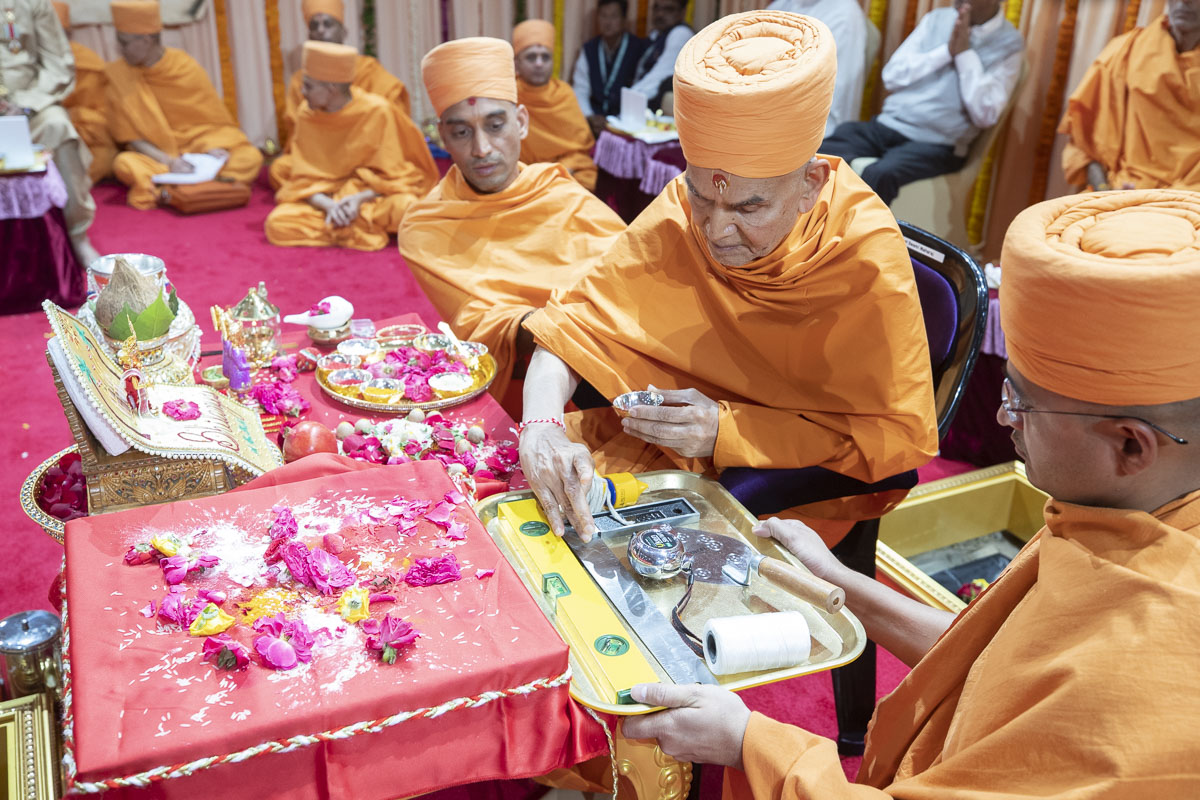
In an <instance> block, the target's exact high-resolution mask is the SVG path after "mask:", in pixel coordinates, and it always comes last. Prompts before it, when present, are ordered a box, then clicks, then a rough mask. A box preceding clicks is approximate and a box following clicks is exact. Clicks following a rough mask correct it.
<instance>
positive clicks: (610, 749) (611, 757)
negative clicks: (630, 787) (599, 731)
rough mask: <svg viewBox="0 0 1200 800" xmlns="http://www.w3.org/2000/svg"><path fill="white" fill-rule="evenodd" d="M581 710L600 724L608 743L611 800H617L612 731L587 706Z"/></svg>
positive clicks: (615, 764)
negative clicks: (611, 789) (611, 788)
mask: <svg viewBox="0 0 1200 800" xmlns="http://www.w3.org/2000/svg"><path fill="white" fill-rule="evenodd" d="M583 710H584V711H586V712H587V713H588V716H590V717H591V718H592V719H594V720H596V722H598V723H599V724H600V727H601V728H603V729H604V738H605V739H606V740H607V741H608V760H609V762H610V763H611V765H612V782H613V791H612V796H613V800H617V746H616V745H615V744H614V743H613V737H612V731H610V730H609V729H608V725H606V724H605V722H604V720H603V719H602V718H601V716H600V715H599V714H597V713H596V712H595V711H593V710H592V709H590V708H588V707H587V706H584V707H583Z"/></svg>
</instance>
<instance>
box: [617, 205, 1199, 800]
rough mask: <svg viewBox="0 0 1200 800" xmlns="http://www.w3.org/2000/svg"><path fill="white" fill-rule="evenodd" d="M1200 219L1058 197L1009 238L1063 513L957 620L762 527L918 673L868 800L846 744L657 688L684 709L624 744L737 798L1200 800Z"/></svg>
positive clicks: (1030, 399)
mask: <svg viewBox="0 0 1200 800" xmlns="http://www.w3.org/2000/svg"><path fill="white" fill-rule="evenodd" d="M1197 219H1200V199H1198V198H1197V195H1196V194H1194V193H1189V192H1182V191H1177V190H1168V189H1154V190H1135V191H1129V192H1109V193H1102V194H1089V195H1077V196H1074V197H1066V198H1060V199H1057V200H1051V201H1048V202H1045V203H1040V204H1038V205H1036V206H1033V207H1032V208H1030V209H1027V210H1026V211H1024V212H1023V213H1022V214H1021V215H1019V216H1018V217H1017V219H1016V220H1015V221H1014V222H1013V224H1012V226H1011V227H1010V228H1009V230H1008V235H1007V237H1006V238H1005V242H1004V252H1003V263H1004V303H1003V304H1002V305H1001V317H1002V320H1003V324H1004V330H1005V334H1006V337H1007V338H1006V344H1007V346H1008V356H1009V361H1008V369H1007V373H1008V379H1007V381H1006V382H1005V386H1004V392H1003V398H1002V405H1001V407H1000V409H999V410H998V414H997V416H998V419H999V421H1000V422H1001V424H1004V425H1007V426H1009V427H1010V428H1012V429H1013V434H1012V436H1013V441H1014V443H1015V444H1016V447H1017V452H1018V453H1020V454H1021V457H1022V458H1023V459H1024V460H1025V464H1026V473H1027V475H1028V477H1029V480H1030V481H1031V482H1032V483H1033V484H1035V485H1036V486H1038V487H1040V488H1041V489H1043V490H1045V491H1046V492H1047V493H1048V494H1049V495H1050V496H1051V499H1050V500H1049V501H1048V502H1047V503H1046V507H1045V521H1046V526H1045V527H1044V528H1043V529H1042V530H1041V531H1040V532H1039V533H1038V534H1037V535H1036V536H1035V537H1034V538H1033V539H1032V540H1031V541H1030V542H1029V543H1028V544H1027V545H1026V546H1025V547H1024V548H1023V549H1022V550H1021V552H1020V553H1019V554H1018V555H1017V556H1016V558H1015V559H1013V561H1012V563H1011V564H1009V566H1008V567H1007V569H1006V570H1005V571H1004V572H1003V573H1002V574H1001V575H1000V577H999V578H998V579H997V580H996V581H995V582H993V583H992V584H991V585H990V586H989V587H988V588H987V589H985V590H984V591H983V593H982V594H980V595H979V596H978V597H977V598H975V599H974V600H973V601H971V604H970V605H969V606H967V608H966V609H965V610H963V611H962V612H961V613H959V614H958V615H957V616H955V615H952V614H951V613H950V612H946V611H938V610H934V609H932V608H929V607H927V606H925V605H923V604H921V603H918V602H917V601H915V600H912V599H910V598H908V597H907V596H903V595H901V594H899V593H898V592H895V591H893V590H891V589H889V588H888V587H886V586H884V585H883V584H880V583H877V582H876V581H873V580H870V579H868V578H865V577H864V576H861V575H857V574H855V573H853V572H849V571H847V570H845V569H844V568H842V567H840V566H839V565H838V563H837V561H836V560H835V559H834V558H832V556H831V554H830V553H829V551H828V550H826V549H825V547H824V545H823V544H822V543H821V541H820V540H819V539H818V538H817V536H816V535H815V534H814V533H813V532H812V531H811V530H808V529H806V528H805V527H804V526H803V525H801V524H799V523H797V522H795V521H780V520H771V521H769V522H768V523H767V524H765V525H763V526H761V528H760V530H759V531H758V532H759V533H760V534H762V535H770V536H773V537H775V538H776V539H778V540H780V542H781V543H783V544H784V545H785V546H787V547H788V549H790V550H791V551H792V552H793V553H795V554H796V555H797V556H798V557H799V558H800V559H801V560H802V561H804V563H805V564H806V565H807V566H808V567H809V568H810V569H812V570H813V571H814V572H815V573H816V574H818V575H822V576H823V577H825V578H827V579H829V580H831V581H833V582H835V583H840V584H841V585H842V586H843V587H844V588H845V589H846V607H847V608H849V609H851V610H852V611H853V612H854V613H855V614H856V615H857V616H858V617H859V619H860V620H862V622H863V625H864V627H865V628H866V632H867V635H868V636H869V637H871V638H872V639H873V640H875V641H877V642H879V644H880V645H882V646H884V647H887V648H888V649H889V650H891V651H892V652H894V653H895V654H896V655H897V656H898V657H899V658H901V659H902V660H903V661H905V662H906V663H908V664H910V665H913V670H912V672H910V673H909V675H908V676H907V677H906V678H905V679H904V680H903V681H902V682H901V683H900V685H899V686H898V687H897V688H896V690H895V691H894V692H892V694H890V695H888V696H887V697H885V698H884V699H883V700H881V701H880V702H879V705H878V707H877V708H876V710H875V717H874V719H873V721H872V723H871V728H870V732H869V734H868V737H867V745H866V753H865V754H864V755H863V761H862V768H861V770H860V772H859V774H858V780H857V783H853V784H852V783H848V782H847V780H846V778H845V775H844V774H843V772H842V768H841V764H840V763H839V761H838V757H837V754H836V751H835V748H834V743H833V742H832V741H829V740H827V739H824V738H823V737H820V736H816V735H814V734H811V733H807V732H805V731H803V730H800V729H799V728H794V727H792V726H789V725H784V724H782V723H779V722H774V721H772V720H770V719H768V718H767V717H765V716H763V715H761V714H757V713H756V714H751V713H750V712H749V711H748V710H747V709H746V708H745V706H744V705H743V704H742V703H741V701H740V700H739V699H738V698H737V697H736V696H735V695H733V694H730V693H729V692H726V691H724V690H720V689H715V687H707V686H704V687H681V686H664V685H659V684H652V685H641V686H635V687H634V688H633V696H634V698H635V699H637V700H639V701H641V702H645V703H649V704H651V705H664V706H667V707H669V708H670V709H671V710H668V711H665V712H663V713H660V714H652V715H650V716H648V717H641V718H638V719H636V720H629V721H627V722H626V723H625V726H624V733H625V735H626V736H631V737H634V736H636V737H648V738H656V739H658V741H659V743H660V745H661V746H662V748H663V750H664V751H665V752H667V753H670V754H671V755H673V756H675V757H677V758H685V759H689V760H696V761H704V762H710V763H721V764H726V765H728V766H731V767H734V769H728V770H726V771H725V780H726V784H725V789H726V792H725V796H726V798H731V799H732V800H748V799H749V798H784V799H785V800H798V799H799V798H805V800H876V798H878V799H879V800H884V798H905V799H906V800H908V799H911V800H916V799H917V798H920V800H950V799H951V798H953V800H996V799H997V798H1013V799H1014V800H1015V798H1030V797H1054V798H1059V800H1087V799H1089V798H1102V797H1103V798H1135V797H1155V798H1168V797H1170V798H1176V797H1178V798H1184V797H1200V759H1198V758H1197V757H1196V745H1195V742H1194V740H1193V739H1192V737H1191V736H1188V735H1181V734H1180V731H1185V730H1187V729H1188V726H1190V725H1192V724H1193V721H1194V720H1195V719H1196V717H1197V714H1200V694H1198V693H1197V692H1195V691H1192V689H1191V683H1190V676H1191V675H1192V672H1193V670H1194V665H1195V664H1196V663H1197V661H1198V660H1200V450H1197V448H1196V443H1197V442H1200V350H1197V349H1196V347H1195V341H1196V337H1197V335H1200V317H1197V315H1196V313H1195V309H1196V306H1197V304H1200V262H1198V261H1197V259H1196V253H1197V252H1198V251H1200V235H1198V234H1197V228H1196V223H1195V221H1196V220H1197ZM1147 243H1151V244H1147ZM1063 297H1071V298H1072V302H1071V303H1070V304H1066V305H1064V304H1063V302H1062V298H1063ZM1050 319H1052V320H1053V321H1054V324H1052V325H1047V324H1046V321H1047V320H1050ZM709 689H712V691H709ZM685 705H686V706H687V707H686V708H684V707H683V706H685Z"/></svg>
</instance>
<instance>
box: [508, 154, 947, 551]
mask: <svg viewBox="0 0 1200 800" xmlns="http://www.w3.org/2000/svg"><path fill="white" fill-rule="evenodd" d="M830 160H831V162H833V164H834V169H833V172H832V173H831V174H830V178H829V181H828V182H827V183H826V185H825V186H824V188H823V189H822V190H821V194H820V196H819V198H818V200H817V203H816V205H815V206H814V207H813V209H812V210H811V211H809V212H808V213H807V214H803V215H801V216H800V218H799V219H798V220H797V221H796V224H795V227H794V228H793V229H792V232H791V233H790V234H788V235H787V236H786V237H785V238H784V240H783V241H782V242H781V243H780V244H779V246H778V247H776V248H775V250H774V251H772V252H771V253H770V254H768V255H766V256H764V257H763V258H760V259H758V260H756V261H753V262H751V263H750V264H747V265H745V266H742V267H726V266H722V265H721V264H719V263H718V262H717V261H716V260H715V259H713V258H712V257H711V255H710V254H709V252H708V247H707V245H706V244H705V241H706V240H705V238H704V235H703V234H702V233H701V232H700V231H698V230H696V229H694V227H693V225H692V219H691V212H690V206H689V203H688V197H687V186H686V184H685V183H684V180H683V176H680V177H678V178H676V179H675V180H674V181H673V182H672V183H670V184H669V185H668V186H667V187H666V189H664V190H663V192H662V193H661V194H660V195H659V196H658V198H657V199H656V200H655V201H654V202H653V203H651V204H650V206H649V207H648V208H647V209H646V210H645V211H644V212H643V213H642V214H641V216H639V217H638V218H637V219H636V220H635V221H634V222H633V224H632V225H630V226H629V229H628V230H627V231H626V232H625V234H624V235H622V236H621V238H620V239H619V240H618V241H617V243H616V244H615V245H614V246H613V248H612V250H611V251H609V253H608V255H607V256H605V258H604V260H603V262H602V263H601V264H600V266H599V267H598V268H597V269H595V270H593V271H592V272H591V274H589V275H588V276H587V277H586V278H584V279H583V280H581V281H580V282H579V283H577V284H576V285H575V286H574V287H572V288H571V289H570V290H569V291H567V292H563V293H561V294H559V295H556V296H555V297H554V298H553V299H552V300H551V301H550V303H549V304H547V306H546V308H545V309H543V310H542V311H541V312H539V313H537V314H535V315H534V316H532V317H531V318H530V319H529V320H528V321H527V322H526V327H527V328H529V329H530V330H531V331H532V332H533V334H534V336H535V338H536V339H537V342H538V343H539V344H541V345H542V346H544V347H546V348H547V349H548V350H550V351H551V352H553V353H555V354H556V355H558V356H559V357H560V358H562V359H563V360H564V361H565V362H566V363H567V364H568V365H569V366H570V367H571V368H572V369H573V370H575V372H577V373H579V375H580V376H581V377H582V378H583V379H585V380H587V381H588V382H590V383H591V384H592V385H593V386H594V387H596V389H597V390H599V391H600V393H601V394H603V395H605V396H606V397H608V398H610V399H611V398H613V397H616V396H617V395H619V394H622V393H623V392H628V391H633V390H636V389H645V388H646V386H647V385H649V384H654V385H655V386H657V387H659V388H662V389H689V388H690V389H697V390H698V391H700V392H701V393H702V394H704V395H706V396H707V397H709V398H710V399H712V400H715V401H717V402H718V403H719V404H720V416H719V423H718V430H717V440H716V448H715V451H714V454H713V457H712V458H707V459H690V458H684V457H682V456H678V455H676V454H674V453H673V452H671V451H667V450H663V449H661V448H659V447H658V446H657V445H652V444H649V443H647V442H644V441H642V440H641V439H637V438H635V437H633V436H630V435H628V434H625V433H624V432H622V430H621V425H620V420H619V419H618V418H617V416H616V413H615V412H614V411H613V410H612V409H610V408H603V409H591V410H588V411H583V412H577V413H575V414H571V415H568V434H569V435H572V438H574V439H575V440H576V441H581V442H583V443H584V444H586V445H587V446H588V447H589V448H590V449H591V450H592V451H593V454H594V456H595V459H596V466H597V468H598V469H599V470H600V471H601V472H602V473H603V472H614V471H632V472H641V471H645V470H652V469H671V468H675V469H685V470H689V471H692V472H698V473H703V474H707V475H710V476H711V475H715V474H716V473H717V472H719V471H720V470H722V469H724V468H726V467H734V466H740V467H760V468H798V467H807V466H813V465H818V466H822V467H825V468H826V469H829V470H832V471H834V472H838V473H841V474H843V475H848V476H850V477H852V478H857V479H859V480H863V481H870V482H873V481H878V480H882V479H883V478H887V477H890V476H892V475H896V474H898V473H901V472H904V471H906V470H910V469H913V468H915V467H918V466H920V465H922V464H924V463H926V462H927V461H928V460H929V459H930V458H931V457H932V456H933V454H934V453H935V452H936V451H937V425H936V421H935V415H934V403H933V388H932V373H931V369H930V361H929V348H928V344H927V341H926V336H925V324H924V320H923V317H922V315H921V308H920V301H919V299H918V296H917V288H916V281H915V279H914V277H913V271H912V265H911V262H910V261H909V258H908V251H907V249H906V248H905V245H904V240H903V238H902V237H901V235H900V231H899V229H898V228H897V226H896V221H895V218H894V217H893V216H892V215H891V212H890V211H888V209H887V206H885V205H884V204H883V203H882V201H880V200H879V198H878V196H877V195H876V194H875V193H874V192H872V191H871V190H870V189H869V188H868V187H867V186H866V184H865V183H863V182H862V180H861V179H860V178H859V177H858V176H857V175H855V174H854V172H853V170H851V169H850V168H849V166H848V165H846V164H843V163H841V162H840V161H838V159H830ZM905 494H906V492H903V491H901V492H896V493H889V496H888V497H887V499H886V502H885V503H884V506H883V508H882V509H881V508H880V497H878V496H876V495H865V496H862V497H857V498H846V499H839V500H835V501H830V502H827V503H822V504H817V506H818V507H813V506H809V507H806V514H805V516H806V518H813V519H815V518H821V519H832V520H838V521H845V520H853V519H858V518H869V517H873V516H877V515H879V514H882V513H883V512H884V511H886V510H887V507H890V506H892V505H894V504H895V503H898V502H899V501H900V500H901V499H903V497H904V495H905ZM846 530H848V526H843V527H840V528H839V529H838V530H837V531H835V530H834V529H833V527H832V526H826V527H825V529H824V530H823V531H822V532H824V533H827V534H828V535H830V536H837V535H844V533H845V531H846Z"/></svg>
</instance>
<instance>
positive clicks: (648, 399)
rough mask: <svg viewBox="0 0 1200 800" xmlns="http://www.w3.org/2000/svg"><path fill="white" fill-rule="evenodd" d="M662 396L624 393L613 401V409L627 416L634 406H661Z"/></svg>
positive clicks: (651, 393) (653, 393)
mask: <svg viewBox="0 0 1200 800" xmlns="http://www.w3.org/2000/svg"><path fill="white" fill-rule="evenodd" d="M663 400H664V398H663V396H662V395H661V394H659V393H658V392H649V391H646V392H626V393H625V394H622V395H617V396H616V397H615V398H614V399H613V403H612V404H613V408H615V409H616V410H617V413H618V414H621V415H625V414H628V413H629V412H630V411H631V410H632V409H633V407H634V406H661V405H662V404H663Z"/></svg>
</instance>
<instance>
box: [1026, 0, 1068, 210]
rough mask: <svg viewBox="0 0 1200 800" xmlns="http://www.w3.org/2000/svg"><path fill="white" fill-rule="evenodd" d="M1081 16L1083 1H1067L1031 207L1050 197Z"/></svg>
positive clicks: (1045, 108) (1044, 112)
mask: <svg viewBox="0 0 1200 800" xmlns="http://www.w3.org/2000/svg"><path fill="white" fill-rule="evenodd" d="M1078 14H1079V0H1065V3H1064V7H1063V18H1062V22H1061V23H1060V24H1059V27H1058V44H1057V46H1056V47H1055V50H1054V70H1053V73H1052V75H1051V78H1050V88H1049V90H1048V91H1047V92H1046V100H1045V105H1044V106H1043V108H1042V126H1041V130H1040V132H1039V134H1038V142H1037V149H1036V150H1035V151H1034V153H1035V154H1034V158H1033V181H1032V183H1031V185H1030V187H1029V205H1034V204H1036V203H1040V202H1041V201H1042V200H1043V199H1044V198H1045V195H1046V180H1047V171H1048V170H1049V168H1050V153H1051V151H1053V149H1054V137H1055V136H1056V134H1057V129H1058V118H1059V116H1061V114H1062V104H1063V95H1064V93H1065V90H1066V83H1067V72H1068V71H1069V67H1070V65H1071V52H1072V50H1074V48H1075V23H1076V20H1077V18H1078Z"/></svg>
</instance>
